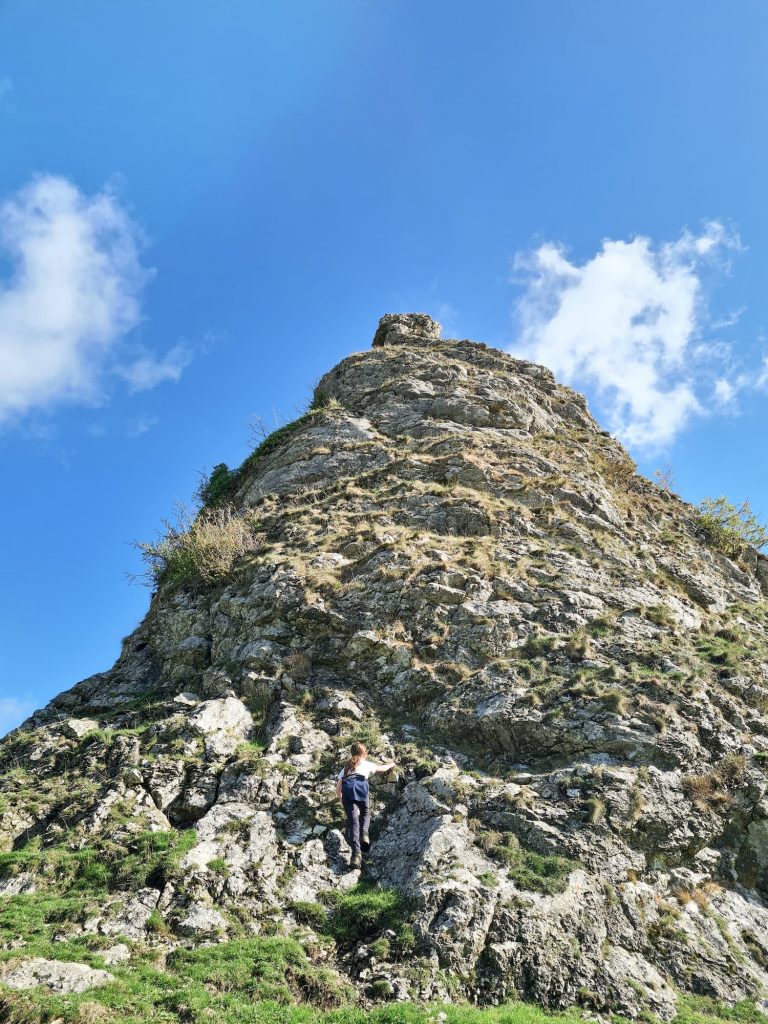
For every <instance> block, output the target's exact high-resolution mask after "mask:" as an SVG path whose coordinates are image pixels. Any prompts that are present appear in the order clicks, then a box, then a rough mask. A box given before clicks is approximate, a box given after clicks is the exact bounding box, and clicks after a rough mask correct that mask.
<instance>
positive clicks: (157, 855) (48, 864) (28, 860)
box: [0, 829, 197, 894]
mask: <svg viewBox="0 0 768 1024" xmlns="http://www.w3.org/2000/svg"><path fill="white" fill-rule="evenodd" d="M196 838H197V836H196V833H195V830H194V829H188V830H187V831H186V832H140V833H138V834H137V835H136V836H133V837H132V838H131V839H130V841H129V842H128V843H127V845H117V844H113V843H111V842H110V841H109V840H106V839H104V840H101V841H97V843H96V845H94V846H86V847H83V848H82V849H79V850H69V849H67V847H65V846H52V847H41V845H40V843H39V841H31V842H29V843H27V845H26V846H24V847H22V848H21V849H20V850H13V851H11V852H10V853H3V854H0V878H10V877H12V876H14V875H18V874H20V873H21V872H22V871H34V872H35V873H36V874H37V875H38V876H40V878H41V880H42V881H44V882H46V883H48V884H52V883H53V884H56V885H57V886H59V887H62V886H66V887H67V888H68V890H69V891H70V892H72V893H78V892H84V893H94V894H95V893H104V892H107V891H113V890H124V889H128V890H134V889H140V888H143V887H144V886H146V885H148V884H149V883H150V882H164V881H166V880H167V879H169V878H170V877H171V876H172V875H173V873H174V872H175V871H176V869H177V868H178V865H179V862H180V860H181V858H182V857H183V856H184V854H185V853H187V852H188V851H189V850H190V849H191V848H192V847H193V846H194V844H195V841H196Z"/></svg>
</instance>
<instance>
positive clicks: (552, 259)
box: [512, 221, 741, 449]
mask: <svg viewBox="0 0 768 1024" xmlns="http://www.w3.org/2000/svg"><path fill="white" fill-rule="evenodd" d="M740 248H741V243H740V241H739V238H738V236H737V235H736V234H735V232H732V231H730V230H729V229H727V228H726V227H725V226H724V225H723V224H721V223H720V222H719V221H712V222H710V223H708V224H706V225H705V226H704V228H703V229H702V231H701V232H700V233H699V234H693V233H691V232H688V231H685V232H683V234H682V235H681V236H680V237H679V238H678V239H677V240H675V241H673V242H661V243H659V244H654V243H653V242H652V241H651V239H649V238H644V237H638V238H634V239H632V240H631V241H629V242H626V241H621V240H612V239H607V240H606V241H604V242H603V244H602V248H601V249H600V251H599V252H598V253H596V254H595V255H594V256H593V257H592V258H591V259H588V260H586V261H585V262H584V263H581V264H578V263H576V262H573V261H571V260H569V259H568V257H567V255H566V253H565V250H564V249H563V247H562V246H560V245H557V244H554V243H545V244H543V245H540V246H539V247H538V248H536V249H535V250H534V251H533V252H531V253H528V254H526V255H524V256H520V257H518V258H517V259H516V261H515V273H516V280H517V282H518V283H521V284H522V285H523V293H522V295H521V297H520V299H519V300H518V302H517V306H516V310H515V312H516V317H517V320H518V324H519V329H520V340H519V342H518V344H517V345H516V346H514V347H513V349H512V351H513V352H514V354H515V355H521V356H523V357H525V358H528V359H532V360H533V361H535V362H539V363H544V364H545V365H547V366H549V367H550V368H551V369H552V370H553V371H554V372H555V374H557V375H558V376H559V377H560V378H561V379H562V380H565V381H567V382H568V383H571V384H574V385H575V386H577V387H587V388H591V389H594V392H595V394H596V396H597V399H598V402H599V403H600V405H601V409H600V413H601V415H604V416H606V417H607V420H608V424H609V426H610V428H611V429H612V430H613V431H614V432H616V433H617V434H619V435H620V436H621V437H622V438H623V439H624V440H625V441H626V442H627V443H628V444H630V445H636V446H637V447H639V448H647V449H652V448H659V447H663V446H665V445H667V444H669V443H670V442H671V441H672V440H674V438H675V437H676V436H677V435H678V434H679V432H680V431H681V430H682V429H683V428H684V427H685V426H686V424H687V423H688V422H689V421H690V419H691V417H693V416H694V415H696V414H698V413H702V412H703V410H704V405H703V401H704V399H703V397H702V395H703V393H704V392H705V391H707V392H709V393H710V394H711V391H712V389H713V388H716V389H717V390H716V392H715V393H716V396H717V398H718V399H719V400H720V401H721V402H728V401H730V400H731V399H732V397H733V392H731V391H729V390H728V389H729V383H730V382H729V381H728V380H727V378H726V375H724V374H723V367H722V362H723V359H724V356H725V355H727V352H728V351H729V349H728V347H727V346H725V347H724V348H723V347H722V346H720V350H719V347H718V345H716V344H715V345H712V344H708V343H707V342H706V341H705V340H703V339H702V333H703V331H704V328H705V327H706V325H707V305H706V289H707V283H706V280H707V279H706V276H705V270H706V269H707V268H712V267H716V268H717V269H719V270H720V271H721V272H722V271H723V270H726V269H727V266H728V262H727V260H728V255H729V254H730V253H731V252H733V251H735V250H738V249H740ZM716 367H717V373H715V368H716ZM715 377H719V378H720V381H719V384H718V385H716V384H715V380H714V378H715ZM731 386H732V387H735V385H731ZM707 397H708V396H707Z"/></svg>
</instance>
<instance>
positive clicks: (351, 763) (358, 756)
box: [344, 740, 368, 779]
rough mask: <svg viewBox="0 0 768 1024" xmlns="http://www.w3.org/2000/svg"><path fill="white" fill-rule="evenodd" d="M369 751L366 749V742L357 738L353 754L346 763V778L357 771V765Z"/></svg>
mask: <svg viewBox="0 0 768 1024" xmlns="http://www.w3.org/2000/svg"><path fill="white" fill-rule="evenodd" d="M367 753H368V751H367V750H366V749H365V744H364V743H360V742H359V741H357V740H355V742H354V743H353V744H352V749H351V754H352V757H350V759H349V760H348V761H347V763H346V764H345V765H344V778H345V779H346V777H347V776H348V775H354V773H355V772H356V771H357V766H358V765H359V764H360V762H361V761H362V760H363V758H364V757H365V755H366V754H367Z"/></svg>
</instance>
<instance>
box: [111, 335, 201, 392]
mask: <svg viewBox="0 0 768 1024" xmlns="http://www.w3.org/2000/svg"><path fill="white" fill-rule="evenodd" d="M191 361H192V352H191V350H190V348H189V346H188V345H185V344H184V343H183V342H179V344H178V345H174V346H173V348H172V349H171V350H170V351H169V352H167V353H166V354H165V355H164V356H163V357H162V358H160V359H158V358H157V357H156V356H154V355H152V353H151V352H143V353H142V355H140V356H139V357H138V358H137V359H135V360H134V361H133V362H132V363H127V364H126V365H125V366H122V367H120V369H119V370H118V372H119V374H120V376H121V377H124V378H125V380H127V381H128V386H129V388H130V390H131V391H147V390H149V389H150V388H154V387H157V385H158V384H162V383H163V382H164V381H167V380H169V381H173V382H176V381H177V380H178V379H179V378H180V377H181V375H182V373H183V372H184V370H185V369H186V367H187V366H189V364H190V362H191Z"/></svg>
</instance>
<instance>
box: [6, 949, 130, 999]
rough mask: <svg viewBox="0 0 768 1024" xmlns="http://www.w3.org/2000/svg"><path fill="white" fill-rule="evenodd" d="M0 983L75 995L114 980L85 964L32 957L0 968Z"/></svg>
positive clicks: (16, 987)
mask: <svg viewBox="0 0 768 1024" xmlns="http://www.w3.org/2000/svg"><path fill="white" fill-rule="evenodd" d="M0 981H1V982H2V983H3V984H4V985H7V986H8V988H15V989H26V988H35V987H36V986H38V985H42V986H44V987H45V988H48V989H50V990H51V991H52V992H67V993H69V992H73V993H77V992H86V991H87V990H88V989H89V988H98V987H99V986H100V985H106V984H107V982H109V981H114V976H113V975H112V974H110V973H109V972H108V971H98V970H96V969H95V968H93V967H86V966H85V964H75V963H65V962H63V961H61V960H45V959H43V958H42V957H31V958H30V959H28V960H27V959H24V960H21V959H20V960H8V961H6V962H5V963H4V964H0Z"/></svg>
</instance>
